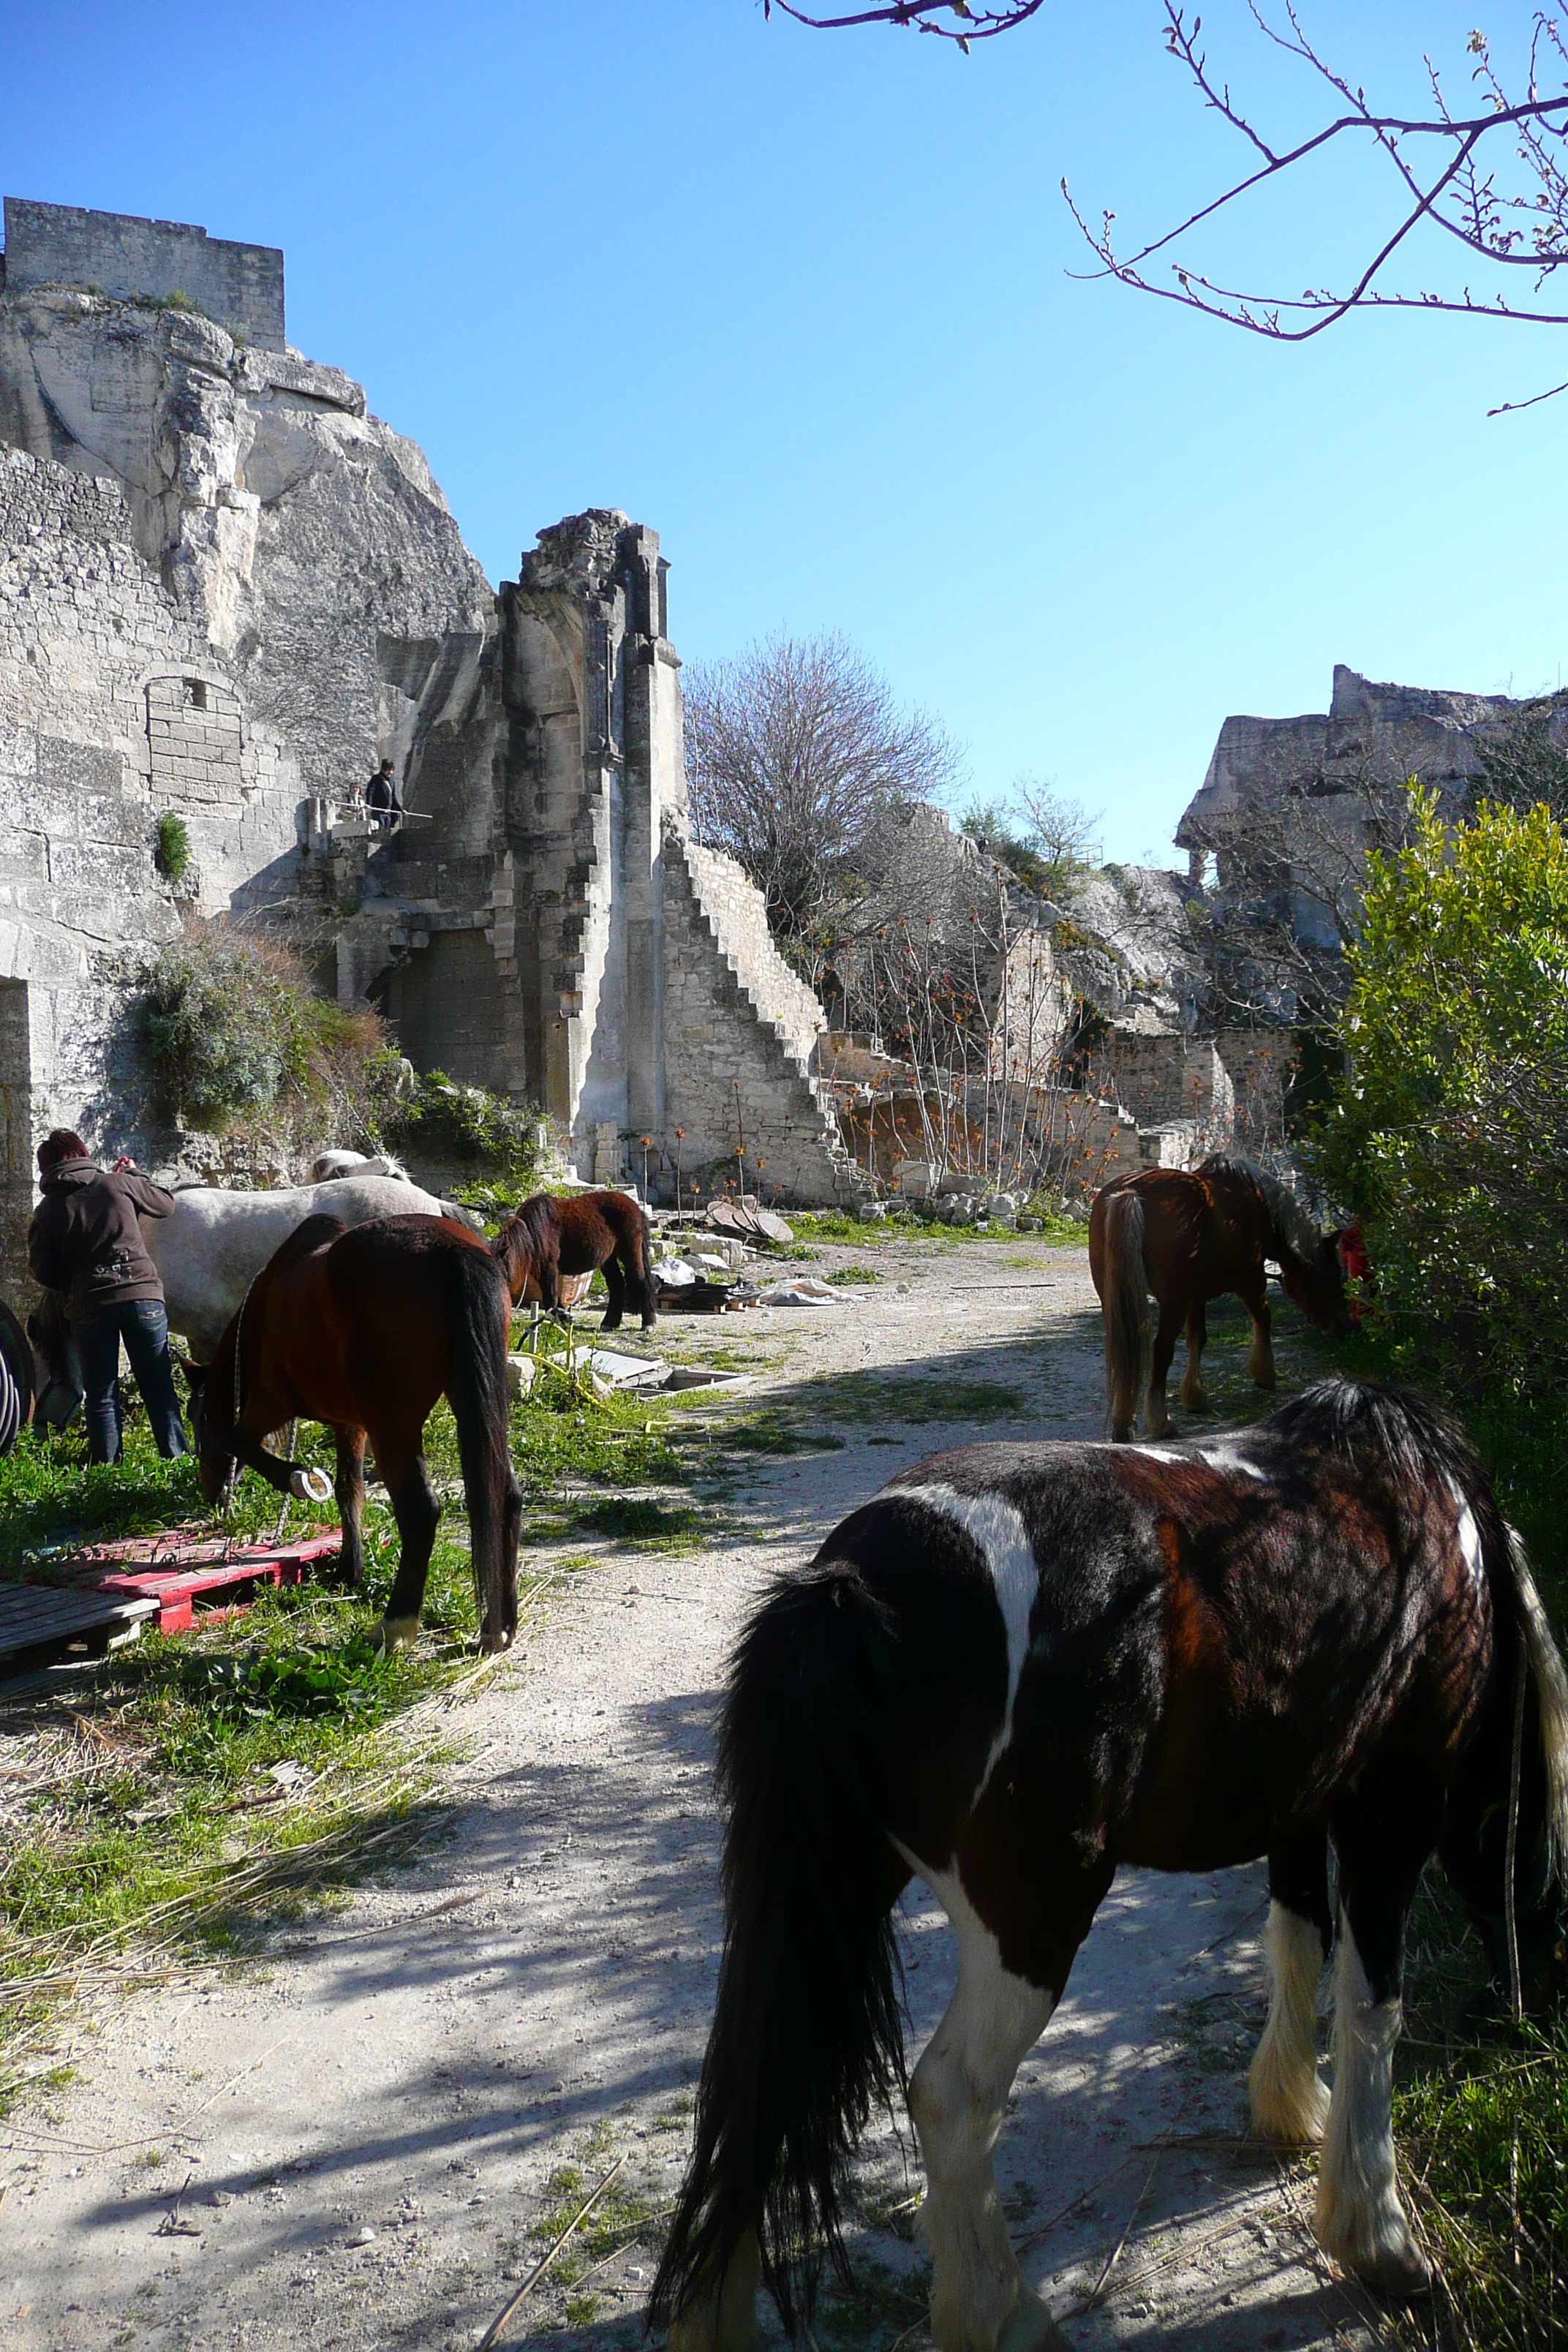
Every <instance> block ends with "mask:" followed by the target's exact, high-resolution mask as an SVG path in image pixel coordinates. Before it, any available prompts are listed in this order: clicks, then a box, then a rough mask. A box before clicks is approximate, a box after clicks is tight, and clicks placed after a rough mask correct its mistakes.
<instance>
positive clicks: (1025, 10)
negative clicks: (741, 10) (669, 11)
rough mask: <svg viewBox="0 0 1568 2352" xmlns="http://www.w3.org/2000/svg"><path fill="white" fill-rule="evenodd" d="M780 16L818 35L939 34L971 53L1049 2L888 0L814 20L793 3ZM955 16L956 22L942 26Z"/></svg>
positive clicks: (767, 9)
mask: <svg viewBox="0 0 1568 2352" xmlns="http://www.w3.org/2000/svg"><path fill="white" fill-rule="evenodd" d="M773 5H774V0H763V16H772V14H773ZM777 6H778V10H779V14H780V15H781V16H793V17H794V18H795V23H796V24H797V25H809V26H811V28H812V30H813V32H816V33H838V32H843V31H846V30H847V28H848V27H849V26H853V25H903V26H913V27H914V29H915V31H916V32H919V33H935V34H936V35H937V36H938V37H940V38H941V39H942V40H944V41H952V43H953V44H954V45H955V47H958V48H961V49H963V50H965V51H967V49H968V47H969V45H970V43H971V42H972V41H989V40H994V38H995V37H996V35H997V34H998V33H1011V32H1012V31H1014V30H1015V29H1016V26H1019V25H1024V24H1026V23H1027V22H1028V20H1029V18H1030V17H1031V16H1036V15H1037V14H1038V12H1039V10H1040V9H1041V8H1043V7H1044V6H1045V0H1008V5H1005V7H1001V8H973V7H971V6H970V5H969V0H888V5H886V6H884V7H878V8H855V9H851V10H847V11H846V12H845V13H844V14H843V15H840V16H810V15H808V14H807V12H806V11H805V9H804V8H796V7H794V6H792V5H791V0H777ZM942 16H951V17H952V18H953V20H954V21H953V22H952V24H951V25H943V24H941V23H939V22H938V19H939V18H940V17H942Z"/></svg>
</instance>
